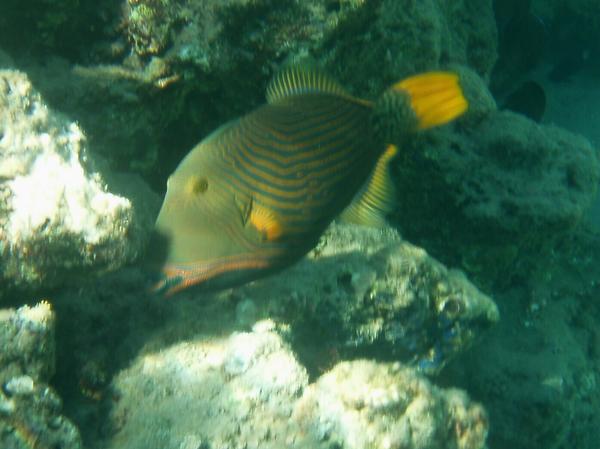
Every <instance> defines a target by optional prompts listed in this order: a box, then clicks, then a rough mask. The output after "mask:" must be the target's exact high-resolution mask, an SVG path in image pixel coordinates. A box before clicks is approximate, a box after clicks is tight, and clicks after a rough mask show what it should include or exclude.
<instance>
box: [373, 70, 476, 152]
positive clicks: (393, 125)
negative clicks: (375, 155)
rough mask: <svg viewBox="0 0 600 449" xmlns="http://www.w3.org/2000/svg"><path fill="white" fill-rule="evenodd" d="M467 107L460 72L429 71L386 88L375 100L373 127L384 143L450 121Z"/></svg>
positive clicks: (395, 140)
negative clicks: (460, 82) (458, 73)
mask: <svg viewBox="0 0 600 449" xmlns="http://www.w3.org/2000/svg"><path fill="white" fill-rule="evenodd" d="M467 108H468V101H467V100H466V98H465V96H464V94H463V91H462V88H461V86H460V84H459V78H458V75H456V74H455V73H452V72H427V73H422V74H419V75H415V76H411V77H409V78H406V79H404V80H402V81H399V82H397V83H396V84H394V85H392V86H391V87H390V88H389V89H387V90H386V91H385V92H384V93H383V95H382V96H381V98H380V99H379V100H378V101H377V102H376V103H375V107H374V111H373V127H374V129H375V132H376V133H377V135H378V136H379V137H381V139H382V140H383V141H384V142H398V141H400V140H402V139H403V138H404V137H406V136H407V135H408V134H410V133H411V132H414V131H417V130H424V129H429V128H432V127H434V126H439V125H443V124H445V123H448V122H450V121H452V120H454V119H455V118H457V117H459V116H460V115H462V114H464V112H465V111H466V110H467Z"/></svg>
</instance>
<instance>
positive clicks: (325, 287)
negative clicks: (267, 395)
mask: <svg viewBox="0 0 600 449" xmlns="http://www.w3.org/2000/svg"><path fill="white" fill-rule="evenodd" d="M240 294H241V295H242V296H243V297H244V300H245V301H246V302H244V306H243V307H244V308H245V309H247V308H248V302H250V304H253V305H254V307H255V308H256V309H257V310H258V311H257V310H253V309H252V308H251V309H250V313H251V314H252V315H253V316H256V315H259V316H260V314H261V313H262V314H264V315H265V316H271V317H280V319H281V320H283V321H285V322H288V323H290V325H291V329H292V332H293V333H294V335H295V338H299V339H302V337H301V336H303V335H304V336H308V337H305V338H308V339H309V340H310V339H312V340H313V342H314V343H313V344H314V345H315V346H320V345H321V343H319V342H321V341H325V342H327V344H326V346H327V350H328V351H334V352H336V353H339V355H338V357H339V356H341V357H342V358H343V357H344V356H346V357H347V356H356V355H357V354H363V355H365V354H369V355H371V356H376V357H382V358H393V359H395V360H401V361H403V362H404V363H409V364H413V365H415V366H417V367H418V368H419V369H421V370H423V371H424V372H426V373H434V372H438V371H439V370H440V369H441V368H443V366H444V364H445V363H447V361H448V360H450V359H452V358H453V357H455V356H456V355H457V354H458V353H460V352H462V351H464V350H465V349H466V348H468V347H469V346H470V345H471V344H472V343H473V342H474V341H475V339H476V337H478V336H479V335H481V333H482V332H483V331H484V330H485V329H486V328H488V327H490V326H491V325H492V324H494V323H495V322H496V321H497V320H498V318H499V315H498V310H497V308H496V305H495V304H494V302H493V301H492V300H491V299H490V298H489V297H488V296H486V295H485V294H483V293H482V292H480V291H479V290H478V289H477V288H476V287H475V286H473V285H472V284H471V283H470V282H469V281H468V280H467V279H466V278H465V277H464V275H463V274H462V273H460V272H458V271H452V270H448V269H446V268H445V267H444V266H442V265H441V264H440V263H439V262H437V261H435V260H434V259H432V258H431V257H429V256H428V255H427V253H426V252H425V251H424V250H422V249H420V248H417V247H415V246H412V245H410V244H409V243H407V242H403V241H401V240H400V239H399V238H398V236H397V235H396V234H395V233H393V232H391V231H383V232H382V231H381V230H376V229H365V228H362V227H359V226H352V225H334V226H332V227H330V229H329V230H328V231H327V233H326V234H325V236H324V237H323V238H322V242H321V244H320V245H319V246H318V247H317V249H316V250H315V251H313V254H312V256H311V257H310V258H309V259H307V260H305V261H302V262H300V263H299V264H298V265H297V266H295V267H293V268H291V269H290V270H288V271H286V272H284V273H282V274H281V275H279V276H277V277H273V278H271V279H269V280H268V281H264V282H263V281H259V282H256V283H255V284H254V285H253V286H250V287H244V288H242V289H241V292H240ZM238 312H239V314H240V315H242V316H244V315H245V314H246V313H247V311H246V310H243V309H242V311H238ZM247 320H248V319H247V318H243V319H242V321H247ZM306 343H307V344H308V342H306Z"/></svg>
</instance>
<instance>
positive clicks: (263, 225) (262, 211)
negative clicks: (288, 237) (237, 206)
mask: <svg viewBox="0 0 600 449" xmlns="http://www.w3.org/2000/svg"><path fill="white" fill-rule="evenodd" d="M250 223H252V226H254V227H255V228H256V230H257V231H258V232H260V233H261V234H262V235H263V236H264V238H265V240H266V241H269V242H271V241H273V240H276V239H277V238H278V237H280V236H281V234H282V233H283V227H282V225H281V223H280V222H279V221H278V220H277V219H276V217H275V214H274V213H273V212H272V211H270V210H269V209H267V208H266V207H263V206H260V205H258V204H256V203H255V202H254V203H253V204H252V210H251V211H250Z"/></svg>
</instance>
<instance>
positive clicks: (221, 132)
mask: <svg viewBox="0 0 600 449" xmlns="http://www.w3.org/2000/svg"><path fill="white" fill-rule="evenodd" d="M266 100H267V101H266V103H265V104H263V105H262V106H259V107H258V108H256V109H255V110H253V111H251V112H249V113H248V114H246V115H244V116H242V117H240V118H238V119H236V120H233V121H231V122H228V123H226V124H224V125H222V126H221V127H219V128H218V129H216V130H215V131H214V132H212V133H211V134H210V135H208V137H206V138H205V139H204V140H202V141H201V142H200V143H199V144H197V145H196V146H195V147H194V148H193V149H192V150H191V151H190V152H189V153H188V154H187V156H185V157H184V159H183V160H182V161H181V162H180V164H179V165H178V167H177V168H176V170H175V171H174V172H173V174H172V175H171V176H170V177H169V179H168V181H167V191H166V194H165V197H164V201H163V203H162V206H161V209H160V211H159V214H158V218H157V219H156V224H155V233H156V235H157V236H158V237H159V238H160V240H161V241H162V242H163V243H164V253H165V254H164V259H165V260H164V261H163V262H162V264H161V268H160V274H159V279H158V281H157V282H156V284H155V285H154V286H153V288H152V290H153V291H154V292H157V293H160V294H162V295H164V296H171V295H173V294H175V293H177V292H180V291H182V290H184V289H187V288H189V287H194V289H198V290H200V291H214V290H222V289H225V288H230V287H235V286H239V285H243V284H245V283H248V282H250V281H253V280H256V279H259V278H261V277H264V276H267V275H269V274H272V273H275V272H278V271H280V270H282V269H284V268H286V267H289V266H290V265H292V264H294V263H295V262H297V261H298V260H299V259H301V258H302V257H303V256H304V255H305V254H307V253H308V252H309V251H310V250H311V249H312V248H314V247H315V246H316V244H317V243H318V240H319V238H320V236H321V235H322V234H323V232H324V231H325V229H326V228H327V226H328V225H329V224H330V223H331V222H332V221H333V220H334V219H335V218H336V217H338V216H340V217H342V218H343V219H345V220H346V221H349V222H357V223H363V224H367V225H378V224H381V223H382V222H383V219H382V218H381V217H383V216H385V215H386V214H387V213H389V212H390V210H391V208H393V204H394V201H393V197H394V194H395V192H394V188H393V183H392V180H391V177H390V173H389V162H390V161H391V160H392V159H393V157H394V155H395V154H396V153H397V151H398V147H397V145H396V143H397V142H400V141H401V140H402V139H403V138H406V136H408V135H410V134H411V133H414V132H418V131H420V130H425V129H428V128H431V127H434V126H438V125H442V124H444V123H447V122H449V121H451V120H453V119H455V118H456V117H458V116H460V115H462V114H463V113H464V112H465V111H466V109H467V107H468V102H467V100H466V99H465V97H464V95H463V92H462V89H461V86H460V84H459V78H458V75H456V74H455V73H452V72H427V73H422V74H419V75H415V76H412V77H409V78H407V79H405V80H403V81H400V82H398V83H395V84H394V85H392V86H391V87H390V88H388V89H387V90H386V91H385V92H384V93H383V94H382V95H381V97H380V98H379V99H377V100H376V101H370V100H365V99H362V98H358V97H355V96H353V95H351V94H350V93H348V92H347V91H346V90H345V89H344V88H343V87H342V86H341V85H340V84H338V83H337V82H336V81H334V80H333V79H332V78H330V77H328V76H327V75H325V74H324V73H323V72H321V71H319V70H318V69H314V68H304V67H298V66H292V67H289V68H287V69H284V70H282V71H281V72H280V73H279V74H278V75H276V76H275V77H274V78H273V80H272V81H271V83H270V84H269V85H268V87H267V92H266Z"/></svg>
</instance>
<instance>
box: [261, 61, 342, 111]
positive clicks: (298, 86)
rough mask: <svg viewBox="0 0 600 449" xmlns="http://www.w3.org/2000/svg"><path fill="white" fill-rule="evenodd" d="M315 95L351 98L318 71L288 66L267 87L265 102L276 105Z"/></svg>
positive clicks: (334, 82)
mask: <svg viewBox="0 0 600 449" xmlns="http://www.w3.org/2000/svg"><path fill="white" fill-rule="evenodd" d="M317 93H321V94H323V93H324V94H330V95H338V96H341V97H348V98H351V95H350V94H349V93H348V92H346V90H345V89H344V88H343V87H342V86H340V85H339V84H338V83H337V82H336V81H334V80H332V79H331V78H329V77H328V76H327V75H325V74H323V73H322V72H321V71H319V70H318V69H315V68H307V67H302V66H290V67H287V68H285V69H283V70H281V71H280V72H279V73H277V74H276V75H275V76H274V77H273V79H272V80H271V82H270V83H269V85H268V86H267V102H268V103H277V102H278V101H281V100H283V99H285V98H289V97H292V96H295V95H302V94H317Z"/></svg>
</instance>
